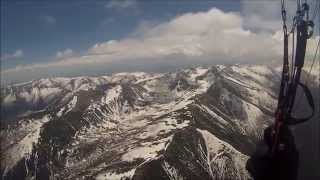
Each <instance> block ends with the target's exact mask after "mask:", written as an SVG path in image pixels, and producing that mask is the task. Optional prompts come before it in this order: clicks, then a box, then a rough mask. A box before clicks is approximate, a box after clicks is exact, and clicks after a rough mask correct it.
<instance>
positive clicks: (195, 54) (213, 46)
mask: <svg viewBox="0 0 320 180" xmlns="http://www.w3.org/2000/svg"><path fill="white" fill-rule="evenodd" d="M246 18H248V17H245V16H241V15H240V14H238V13H232V12H229V13H226V12H223V11H221V10H219V9H216V8H213V9H211V10H209V11H207V12H198V13H187V14H183V15H181V16H177V17H175V18H173V19H172V20H170V21H168V22H163V23H160V24H154V23H144V24H142V25H141V26H140V27H138V28H137V30H136V31H135V32H133V33H132V34H131V35H129V36H128V37H125V38H122V39H120V40H111V41H108V42H102V43H97V44H95V45H94V46H92V47H91V48H90V49H88V50H87V52H86V53H85V54H84V55H81V56H76V55H73V52H72V50H70V49H69V50H68V49H67V50H65V51H63V52H59V53H58V54H57V57H64V59H63V61H55V62H51V63H47V64H34V65H30V66H23V67H16V68H14V69H8V70H5V71H3V72H2V77H3V79H2V80H3V81H4V82H5V83H7V82H10V81H25V80H30V79H34V78H40V77H48V76H57V75H59V76H61V75H62V76H73V75H95V74H99V73H110V72H115V71H165V70H168V69H169V70H170V68H177V67H184V66H188V65H197V64H221V63H258V64H261V63H264V64H266V63H272V62H276V61H279V62H280V61H281V55H282V40H281V38H282V32H281V30H280V28H281V26H279V27H278V25H275V24H272V27H273V29H272V30H270V29H267V28H265V31H264V30H263V29H260V30H259V31H255V30H251V29H250V28H246V26H248V24H245V20H246ZM258 18H263V16H259V17H258ZM277 29H279V30H277ZM65 55H67V56H65ZM71 55H73V56H71ZM70 56H71V57H70Z"/></svg>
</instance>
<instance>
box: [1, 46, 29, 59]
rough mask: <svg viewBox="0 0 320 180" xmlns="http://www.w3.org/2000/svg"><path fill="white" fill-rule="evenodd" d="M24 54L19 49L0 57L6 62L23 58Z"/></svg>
mask: <svg viewBox="0 0 320 180" xmlns="http://www.w3.org/2000/svg"><path fill="white" fill-rule="evenodd" d="M23 55H24V53H23V51H22V50H21V49H18V50H16V51H15V52H13V53H12V54H4V55H3V56H1V58H0V59H1V60H3V61H4V60H8V59H16V58H21V57H23Z"/></svg>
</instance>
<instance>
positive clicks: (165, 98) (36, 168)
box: [0, 66, 280, 179]
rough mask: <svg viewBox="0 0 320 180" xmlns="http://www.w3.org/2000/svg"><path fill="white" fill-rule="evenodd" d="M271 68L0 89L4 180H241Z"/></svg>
mask: <svg viewBox="0 0 320 180" xmlns="http://www.w3.org/2000/svg"><path fill="white" fill-rule="evenodd" d="M279 78H280V77H279V76H278V72H276V71H274V70H273V69H271V68H268V67H263V66H214V67H210V68H203V67H198V68H191V69H184V70H179V71H177V72H174V73H165V74H148V73H119V74H114V75H112V76H102V77H78V78H51V79H41V80H37V81H32V82H28V83H24V84H18V85H13V86H8V87H6V88H3V89H1V94H2V96H1V104H2V106H3V109H2V114H4V117H3V118H4V119H5V121H4V125H5V126H4V127H3V128H2V129H1V136H0V137H1V153H2V154H4V156H2V159H1V161H3V163H1V174H2V177H3V178H4V179H26V178H28V177H29V178H30V177H36V178H38V179H49V178H50V177H51V178H55V179H76V178H83V179H125V178H129V179H130V178H132V179H145V178H146V177H151V175H153V176H157V178H158V179H160V178H162V179H194V178H197V177H202V179H203V178H204V179H247V178H248V177H249V175H248V173H247V171H246V170H245V168H244V167H245V163H246V160H247V158H248V154H250V153H252V151H253V150H254V144H255V142H256V141H257V139H258V137H259V136H261V132H262V129H263V128H265V127H266V126H267V125H268V124H270V122H271V120H272V115H273V110H274V108H275V99H276V93H275V92H276V88H277V82H279Z"/></svg>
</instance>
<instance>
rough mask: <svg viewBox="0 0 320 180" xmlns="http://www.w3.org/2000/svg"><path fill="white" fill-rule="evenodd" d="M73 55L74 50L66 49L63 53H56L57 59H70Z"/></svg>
mask: <svg viewBox="0 0 320 180" xmlns="http://www.w3.org/2000/svg"><path fill="white" fill-rule="evenodd" d="M73 54H74V53H73V50H72V49H65V50H63V51H58V52H57V53H56V58H58V59H63V58H68V57H71V56H72V55H73Z"/></svg>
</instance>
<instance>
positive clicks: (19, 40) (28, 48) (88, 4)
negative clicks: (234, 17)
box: [1, 0, 240, 69]
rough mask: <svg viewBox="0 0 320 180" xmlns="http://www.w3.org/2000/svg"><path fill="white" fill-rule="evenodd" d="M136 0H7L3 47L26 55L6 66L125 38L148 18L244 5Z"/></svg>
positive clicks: (7, 52) (7, 63)
mask: <svg viewBox="0 0 320 180" xmlns="http://www.w3.org/2000/svg"><path fill="white" fill-rule="evenodd" d="M128 2H129V1H128ZM130 2H131V1H130ZM132 2H133V3H132V4H128V7H117V5H112V1H103V0H95V1H51V0H47V1H41V2H37V1H28V0H27V1H15V0H10V1H9V0H3V1H2V6H1V20H2V21H1V22H2V26H1V39H2V40H1V48H2V51H1V53H3V54H9V53H11V54H13V53H14V52H16V51H17V50H21V51H23V54H24V56H23V58H22V57H21V58H15V60H11V61H4V62H3V64H2V66H3V67H2V68H4V69H6V68H10V67H14V66H16V65H22V64H29V63H35V62H43V61H50V60H53V59H54V58H55V56H56V53H57V52H58V51H63V50H65V49H72V50H73V51H75V52H81V51H84V50H86V49H88V48H89V47H90V46H92V45H93V44H95V43H98V42H104V41H108V40H112V39H120V38H122V37H124V36H126V35H127V34H128V33H130V32H132V31H133V30H134V29H135V28H136V27H137V26H138V25H139V23H141V22H142V21H156V22H157V21H158V22H162V21H166V20H168V19H170V18H172V17H174V16H176V15H179V14H183V13H186V12H197V11H206V10H208V9H210V8H211V7H218V8H221V9H224V10H235V11H239V8H240V6H239V3H232V2H229V3H228V2H222V1H215V2H208V1H206V2H205V1H204V2H202V3H199V2H196V1H189V2H186V3H180V2H178V1H170V0H169V1H167V2H164V1H157V0H154V1H143V2H137V1H132ZM123 3H125V2H123ZM111 6H114V7H111ZM119 6H120V5H119ZM12 59H13V58H12Z"/></svg>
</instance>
